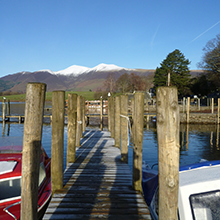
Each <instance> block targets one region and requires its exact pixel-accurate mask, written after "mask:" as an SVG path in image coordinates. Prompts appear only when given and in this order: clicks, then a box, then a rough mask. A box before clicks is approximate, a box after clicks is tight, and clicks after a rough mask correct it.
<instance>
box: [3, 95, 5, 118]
mask: <svg viewBox="0 0 220 220" xmlns="http://www.w3.org/2000/svg"><path fill="white" fill-rule="evenodd" d="M2 121H5V98H3V101H2Z"/></svg>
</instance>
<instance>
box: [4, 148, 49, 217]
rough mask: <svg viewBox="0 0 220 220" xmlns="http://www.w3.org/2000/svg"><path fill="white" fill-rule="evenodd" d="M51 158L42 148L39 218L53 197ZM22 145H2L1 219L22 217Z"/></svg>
mask: <svg viewBox="0 0 220 220" xmlns="http://www.w3.org/2000/svg"><path fill="white" fill-rule="evenodd" d="M50 162H51V160H50V158H49V157H48V155H47V154H46V152H45V150H44V149H43V148H41V156H40V169H39V181H38V219H41V218H42V216H43V214H44V211H45V209H46V206H47V204H48V203H49V200H50V198H51V177H50ZM21 167H22V146H13V145H10V146H3V147H0V219H4V220H12V219H20V206H21V172H22V170H21Z"/></svg>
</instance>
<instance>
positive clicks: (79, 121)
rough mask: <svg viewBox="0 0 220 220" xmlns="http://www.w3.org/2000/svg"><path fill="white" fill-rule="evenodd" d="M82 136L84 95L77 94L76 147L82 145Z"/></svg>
mask: <svg viewBox="0 0 220 220" xmlns="http://www.w3.org/2000/svg"><path fill="white" fill-rule="evenodd" d="M81 137H82V96H77V125H76V147H80V139H81Z"/></svg>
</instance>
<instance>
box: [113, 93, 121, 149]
mask: <svg viewBox="0 0 220 220" xmlns="http://www.w3.org/2000/svg"><path fill="white" fill-rule="evenodd" d="M114 130H115V132H114V133H115V147H118V148H120V97H119V96H116V97H115V128H114Z"/></svg>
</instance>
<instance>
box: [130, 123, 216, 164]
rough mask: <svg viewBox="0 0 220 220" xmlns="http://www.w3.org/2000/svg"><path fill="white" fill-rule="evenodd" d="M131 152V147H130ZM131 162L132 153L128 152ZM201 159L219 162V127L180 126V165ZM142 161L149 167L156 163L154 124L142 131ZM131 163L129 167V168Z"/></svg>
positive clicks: (156, 150) (156, 151)
mask: <svg viewBox="0 0 220 220" xmlns="http://www.w3.org/2000/svg"><path fill="white" fill-rule="evenodd" d="M130 151H132V146H131V147H130ZM130 157H131V160H132V152H130ZM201 159H206V160H220V150H219V126H217V125H195V124H189V125H186V124H181V125H180V165H186V164H191V163H197V162H199V161H200V160H201ZM143 161H144V162H146V163H148V164H149V165H151V166H152V165H153V164H155V163H157V162H158V148H157V131H156V124H155V123H151V124H150V125H149V126H148V127H146V128H145V130H144V137H143ZM131 163H132V161H130V163H129V165H130V166H131Z"/></svg>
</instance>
